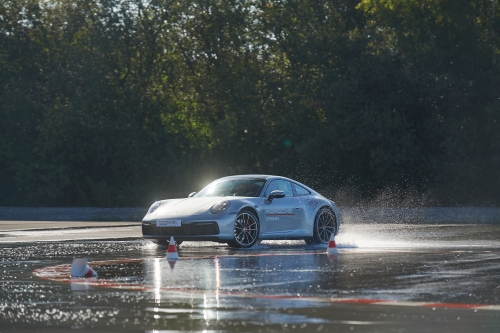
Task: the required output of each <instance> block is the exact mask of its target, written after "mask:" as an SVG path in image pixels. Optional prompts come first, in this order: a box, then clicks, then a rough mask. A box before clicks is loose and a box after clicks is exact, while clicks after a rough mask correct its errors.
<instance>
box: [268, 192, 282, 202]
mask: <svg viewBox="0 0 500 333" xmlns="http://www.w3.org/2000/svg"><path fill="white" fill-rule="evenodd" d="M284 197H285V192H283V191H280V190H274V191H272V192H271V193H269V196H268V197H267V200H268V201H273V199H281V198H284Z"/></svg>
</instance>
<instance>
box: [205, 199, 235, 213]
mask: <svg viewBox="0 0 500 333" xmlns="http://www.w3.org/2000/svg"><path fill="white" fill-rule="evenodd" d="M230 205H231V202H230V201H228V200H224V201H219V202H218V203H216V204H215V205H213V206H212V208H210V213H212V214H220V213H222V212H223V211H225V210H227V209H228V208H229V206H230Z"/></svg>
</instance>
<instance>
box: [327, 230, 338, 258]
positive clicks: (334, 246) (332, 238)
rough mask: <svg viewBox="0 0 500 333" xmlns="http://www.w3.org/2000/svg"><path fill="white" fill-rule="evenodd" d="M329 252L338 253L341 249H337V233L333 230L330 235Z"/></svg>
mask: <svg viewBox="0 0 500 333" xmlns="http://www.w3.org/2000/svg"><path fill="white" fill-rule="evenodd" d="M326 253H327V254H333V255H337V254H339V251H338V250H337V244H336V243H335V235H334V234H333V232H332V235H331V236H330V241H329V242H328V248H327V249H326Z"/></svg>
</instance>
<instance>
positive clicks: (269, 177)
mask: <svg viewBox="0 0 500 333" xmlns="http://www.w3.org/2000/svg"><path fill="white" fill-rule="evenodd" d="M238 178H242V179H244V178H263V179H266V180H267V179H271V178H282V179H288V178H286V177H281V176H274V175H261V174H248V175H233V176H226V177H222V178H220V179H238Z"/></svg>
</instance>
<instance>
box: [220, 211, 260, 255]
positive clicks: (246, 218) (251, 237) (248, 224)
mask: <svg viewBox="0 0 500 333" xmlns="http://www.w3.org/2000/svg"><path fill="white" fill-rule="evenodd" d="M259 234H260V223H259V219H258V218H257V216H255V214H254V213H252V212H251V211H248V210H243V211H241V212H239V213H238V215H237V216H236V218H235V219H234V238H233V239H232V240H230V241H229V242H227V245H229V246H230V247H234V248H239V249H241V248H242V249H247V248H250V247H252V246H254V245H255V243H257V240H258V239H259Z"/></svg>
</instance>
